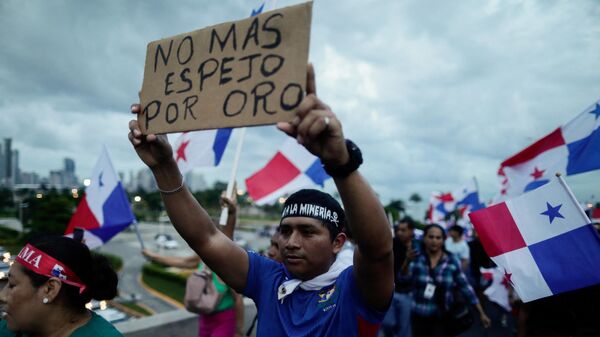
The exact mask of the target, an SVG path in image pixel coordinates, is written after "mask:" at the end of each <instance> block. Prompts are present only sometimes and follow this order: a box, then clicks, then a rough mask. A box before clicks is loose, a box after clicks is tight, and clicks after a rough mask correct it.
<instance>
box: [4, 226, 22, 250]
mask: <svg viewBox="0 0 600 337" xmlns="http://www.w3.org/2000/svg"><path fill="white" fill-rule="evenodd" d="M0 245H1V246H4V247H5V248H6V247H7V246H18V249H20V248H21V246H22V245H23V235H22V234H21V232H19V231H16V230H14V229H10V228H6V227H2V226H0Z"/></svg>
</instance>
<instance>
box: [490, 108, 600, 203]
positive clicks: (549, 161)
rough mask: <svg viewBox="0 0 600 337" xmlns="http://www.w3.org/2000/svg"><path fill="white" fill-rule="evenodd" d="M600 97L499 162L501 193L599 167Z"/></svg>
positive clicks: (516, 191)
mask: <svg viewBox="0 0 600 337" xmlns="http://www.w3.org/2000/svg"><path fill="white" fill-rule="evenodd" d="M599 127H600V101H598V102H595V103H594V104H592V105H591V106H590V107H588V108H587V109H585V110H584V111H583V112H582V113H580V114H579V115H578V116H577V117H575V119H573V120H571V121H570V122H569V123H567V124H565V125H563V126H561V127H559V128H558V129H556V130H554V131H552V132H551V133H550V134H548V135H547V136H545V137H543V138H542V139H540V140H538V141H536V142H535V143H533V144H532V145H530V146H529V147H527V148H525V149H524V150H522V151H521V152H519V153H517V154H515V155H514V156H512V157H510V158H508V159H506V160H505V161H504V162H502V164H500V169H499V170H498V175H499V177H500V180H501V184H502V188H501V190H500V194H501V195H502V196H505V197H506V196H507V197H510V196H517V195H519V194H522V193H524V192H527V191H531V190H533V189H535V188H537V187H540V186H542V185H544V184H545V183H547V182H548V181H549V179H550V178H551V177H552V175H554V174H555V173H562V174H565V175H567V176H569V175H573V174H577V173H583V172H587V171H591V170H597V169H600V128H599Z"/></svg>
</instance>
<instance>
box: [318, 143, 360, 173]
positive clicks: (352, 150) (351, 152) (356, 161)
mask: <svg viewBox="0 0 600 337" xmlns="http://www.w3.org/2000/svg"><path fill="white" fill-rule="evenodd" d="M346 148H347V149H348V156H349V158H348V162H347V163H346V164H344V165H325V164H323V169H325V172H327V174H329V175H330V176H332V177H335V178H345V177H347V176H349V175H350V173H352V172H354V171H356V170H357V169H358V167H359V166H360V165H361V164H362V163H363V158H362V152H360V149H359V148H358V146H356V144H354V142H353V141H351V140H350V139H346Z"/></svg>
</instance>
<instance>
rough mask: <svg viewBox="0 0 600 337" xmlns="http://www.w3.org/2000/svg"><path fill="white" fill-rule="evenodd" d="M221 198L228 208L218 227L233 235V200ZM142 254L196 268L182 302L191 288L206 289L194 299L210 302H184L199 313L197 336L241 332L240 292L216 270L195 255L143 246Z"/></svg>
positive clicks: (228, 335) (224, 336) (231, 335)
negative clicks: (163, 252)
mask: <svg viewBox="0 0 600 337" xmlns="http://www.w3.org/2000/svg"><path fill="white" fill-rule="evenodd" d="M221 201H222V203H223V204H224V205H226V206H227V209H228V212H229V214H228V217H227V224H226V225H225V227H223V229H222V231H223V233H224V234H225V235H227V237H229V238H233V231H234V230H235V223H236V208H237V206H236V204H235V202H234V201H232V200H231V199H228V198H225V197H222V198H221ZM142 254H143V255H144V256H145V257H147V258H148V259H149V260H151V261H154V262H157V263H160V264H163V265H166V266H170V267H178V268H186V269H192V268H196V271H195V272H194V274H192V275H190V279H188V284H187V287H186V294H185V297H186V298H185V302H189V301H188V297H190V296H191V295H190V292H191V291H192V290H195V291H194V292H195V293H196V294H197V295H200V294H202V293H203V291H204V289H205V288H206V289H210V291H209V295H208V297H204V298H196V299H195V301H199V302H202V301H205V302H210V303H195V308H194V305H193V304H192V305H191V307H190V305H188V303H186V308H187V309H188V311H191V312H195V313H198V314H199V324H198V325H199V327H198V336H199V337H234V336H235V337H239V336H243V329H244V304H243V300H242V296H241V295H239V294H237V293H236V292H235V291H234V290H233V289H231V288H230V287H229V286H227V284H225V282H223V280H221V279H220V278H219V277H218V276H217V274H215V273H214V272H212V271H211V270H210V269H209V268H208V267H207V266H206V265H205V264H204V263H203V262H202V260H201V259H200V257H199V256H198V255H192V256H186V257H177V256H163V255H160V254H157V253H154V252H152V251H150V250H148V249H144V250H143V251H142ZM190 288H192V289H190ZM194 288H196V289H194ZM191 301H193V300H191Z"/></svg>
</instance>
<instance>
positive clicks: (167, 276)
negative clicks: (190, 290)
mask: <svg viewBox="0 0 600 337" xmlns="http://www.w3.org/2000/svg"><path fill="white" fill-rule="evenodd" d="M142 280H143V281H144V283H145V284H147V285H148V286H150V287H151V288H153V289H154V290H156V291H158V292H160V293H162V294H165V295H167V296H169V297H170V298H172V299H174V300H175V301H178V302H180V303H183V297H184V295H185V283H186V281H187V278H186V277H185V276H183V275H179V274H174V273H170V272H168V271H167V270H165V268H164V267H162V266H161V265H159V264H156V263H146V264H144V266H143V267H142Z"/></svg>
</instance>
